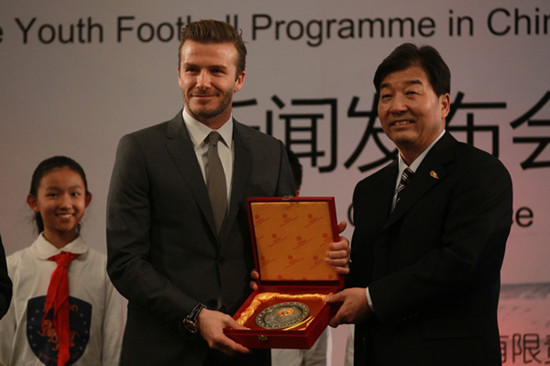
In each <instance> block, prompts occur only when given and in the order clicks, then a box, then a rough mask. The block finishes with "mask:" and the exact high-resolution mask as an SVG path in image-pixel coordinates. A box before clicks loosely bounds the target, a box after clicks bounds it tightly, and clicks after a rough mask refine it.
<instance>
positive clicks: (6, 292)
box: [0, 236, 12, 319]
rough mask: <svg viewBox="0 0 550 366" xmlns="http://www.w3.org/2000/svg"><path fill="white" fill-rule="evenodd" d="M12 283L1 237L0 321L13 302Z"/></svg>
mask: <svg viewBox="0 0 550 366" xmlns="http://www.w3.org/2000/svg"><path fill="white" fill-rule="evenodd" d="M11 294H12V283H11V280H10V278H9V277H8V269H7V266H6V253H5V252H4V246H3V245H2V237H1V236H0V319H2V317H3V316H4V315H6V313H7V312H8V309H9V307H10V302H11Z"/></svg>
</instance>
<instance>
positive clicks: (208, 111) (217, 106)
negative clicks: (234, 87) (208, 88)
mask: <svg viewBox="0 0 550 366" xmlns="http://www.w3.org/2000/svg"><path fill="white" fill-rule="evenodd" d="M195 93H196V92H195ZM199 95H200V93H199ZM190 99H191V98H189V97H188V96H187V95H186V96H185V102H186V103H185V105H186V107H187V109H188V111H189V114H191V115H192V116H193V117H194V118H196V119H197V120H199V121H205V120H208V119H211V118H214V117H217V116H219V115H221V114H223V113H224V112H226V111H227V110H228V109H230V106H231V102H232V100H233V92H232V91H231V90H226V91H224V92H223V94H222V99H221V100H220V101H211V102H210V103H206V104H201V103H195V105H192V104H191V102H190Z"/></svg>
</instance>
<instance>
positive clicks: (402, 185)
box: [395, 168, 414, 204]
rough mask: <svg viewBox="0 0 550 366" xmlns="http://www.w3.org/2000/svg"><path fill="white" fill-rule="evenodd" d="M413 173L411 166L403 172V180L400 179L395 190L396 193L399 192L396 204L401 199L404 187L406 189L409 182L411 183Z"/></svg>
mask: <svg viewBox="0 0 550 366" xmlns="http://www.w3.org/2000/svg"><path fill="white" fill-rule="evenodd" d="M413 174H414V172H413V171H412V170H411V169H410V168H407V169H405V170H403V174H401V180H400V181H399V185H398V186H397V189H396V191H395V193H396V194H397V197H396V199H395V204H397V202H399V200H400V199H401V192H402V191H403V189H405V187H406V186H407V184H409V181H410V179H411V177H412V175H413Z"/></svg>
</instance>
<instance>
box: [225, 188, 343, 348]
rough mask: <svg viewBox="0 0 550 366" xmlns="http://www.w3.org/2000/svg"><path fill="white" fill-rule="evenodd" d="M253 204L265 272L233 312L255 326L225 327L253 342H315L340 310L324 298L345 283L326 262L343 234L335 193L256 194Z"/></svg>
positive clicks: (256, 247) (258, 261)
mask: <svg viewBox="0 0 550 366" xmlns="http://www.w3.org/2000/svg"><path fill="white" fill-rule="evenodd" d="M247 206H248V217H249V221H250V232H251V237H252V245H253V248H252V249H253V253H254V262H255V265H256V269H257V270H258V272H259V274H260V278H259V280H258V289H257V290H255V291H254V292H253V293H252V294H251V295H250V296H249V297H248V298H247V300H246V301H245V302H244V303H243V304H242V306H241V307H240V308H239V310H238V311H237V312H236V313H235V315H233V318H234V319H235V320H236V321H237V322H238V323H240V324H242V325H244V326H245V327H247V328H249V329H246V330H241V329H234V328H232V329H224V333H225V334H226V335H227V336H228V337H230V338H231V339H233V340H235V341H236V342H238V343H240V344H242V345H244V346H246V347H248V348H297V349H307V348H310V347H311V346H312V345H313V343H315V341H316V340H317V338H318V337H319V336H320V335H321V333H322V332H323V330H324V329H325V328H326V327H327V325H328V322H329V320H330V319H331V318H332V316H333V315H334V314H335V312H336V310H337V309H336V308H335V307H334V306H331V305H329V304H326V303H325V302H324V301H323V298H325V297H326V296H329V295H331V294H333V293H335V292H337V291H338V290H340V289H341V288H342V287H343V284H344V281H343V277H342V276H340V275H338V274H337V273H336V272H335V271H334V269H333V268H332V267H331V266H330V265H328V264H326V263H325V253H326V252H327V250H328V246H329V244H330V243H332V242H334V241H338V240H339V234H338V228H337V221H336V210H335V206H334V198H333V197H252V198H249V199H248V200H247ZM268 314H269V315H268ZM287 323H288V324H287Z"/></svg>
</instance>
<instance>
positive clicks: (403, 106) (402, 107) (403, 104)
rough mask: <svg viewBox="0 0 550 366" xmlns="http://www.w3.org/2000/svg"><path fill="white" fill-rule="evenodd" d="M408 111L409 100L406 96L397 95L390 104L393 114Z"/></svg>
mask: <svg viewBox="0 0 550 366" xmlns="http://www.w3.org/2000/svg"><path fill="white" fill-rule="evenodd" d="M407 109H408V106H407V100H406V98H405V97H404V96H401V95H395V96H394V97H393V98H392V101H391V104H390V112H391V113H402V112H405V111H406V110H407Z"/></svg>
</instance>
